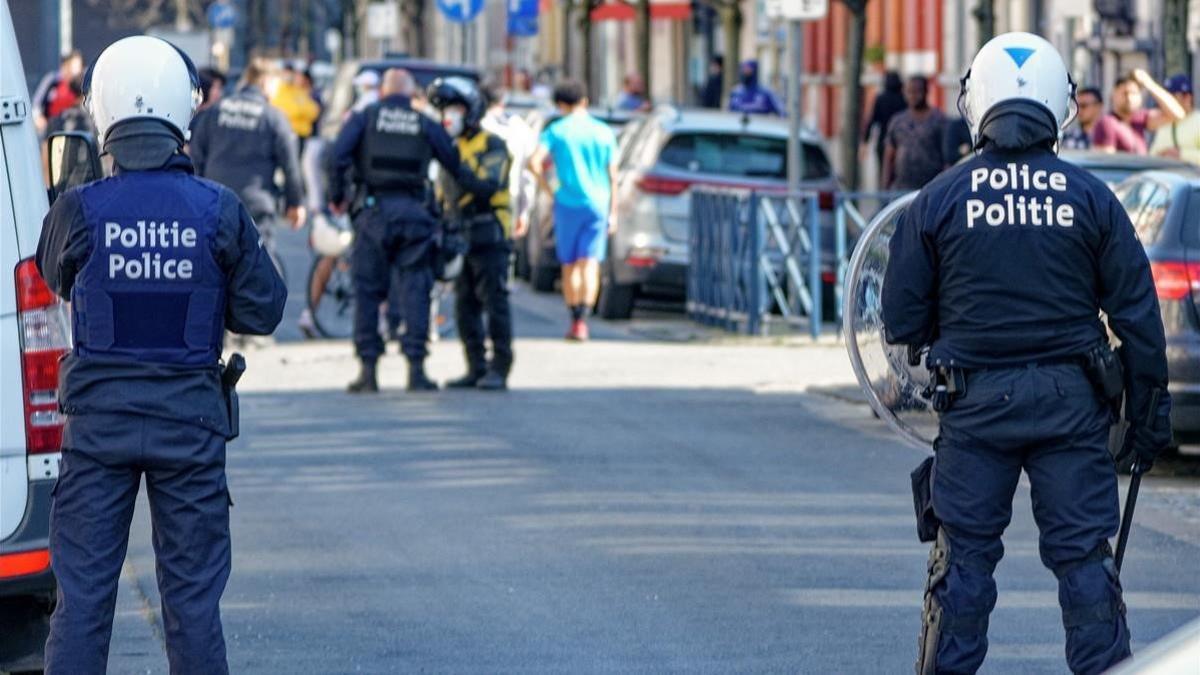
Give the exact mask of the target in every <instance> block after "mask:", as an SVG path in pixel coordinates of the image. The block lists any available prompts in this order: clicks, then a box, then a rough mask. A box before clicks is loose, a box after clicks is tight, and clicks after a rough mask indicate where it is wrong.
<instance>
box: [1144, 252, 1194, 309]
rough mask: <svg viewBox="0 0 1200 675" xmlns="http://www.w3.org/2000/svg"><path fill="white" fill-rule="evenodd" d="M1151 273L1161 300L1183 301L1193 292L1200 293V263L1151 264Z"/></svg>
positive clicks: (1160, 262) (1166, 262) (1165, 262)
mask: <svg viewBox="0 0 1200 675" xmlns="http://www.w3.org/2000/svg"><path fill="white" fill-rule="evenodd" d="M1150 272H1151V273H1152V274H1153V275H1154V288H1155V289H1156V290H1157V291H1158V297H1159V299H1161V300H1182V299H1184V298H1186V297H1187V296H1188V294H1189V293H1191V292H1192V291H1200V263H1187V262H1179V261H1157V262H1151V263H1150Z"/></svg>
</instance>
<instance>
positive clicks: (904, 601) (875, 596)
mask: <svg viewBox="0 0 1200 675" xmlns="http://www.w3.org/2000/svg"><path fill="white" fill-rule="evenodd" d="M783 597H784V599H785V600H786V601H787V602H788V603H789V604H793V605H799V606H802V607H847V608H849V607H856V608H862V607H869V608H879V609H882V608H911V609H918V610H919V609H920V606H921V597H922V591H921V589H920V588H919V587H915V586H914V587H913V588H912V590H881V589H875V588H801V589H789V590H785V591H783ZM1123 598H1124V600H1125V604H1126V605H1128V606H1129V607H1131V608H1133V609H1139V610H1186V611H1192V612H1194V611H1198V610H1200V594H1197V593H1150V592H1137V591H1133V592H1126V593H1124V594H1123ZM996 608H997V609H1058V592H1057V591H1001V592H1000V599H999V600H998V601H997V603H996Z"/></svg>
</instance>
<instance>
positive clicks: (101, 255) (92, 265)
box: [37, 36, 287, 675]
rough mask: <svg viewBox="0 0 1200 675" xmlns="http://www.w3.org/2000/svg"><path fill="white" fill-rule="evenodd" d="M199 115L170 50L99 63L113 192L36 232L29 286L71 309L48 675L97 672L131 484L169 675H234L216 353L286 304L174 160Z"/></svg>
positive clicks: (63, 199) (57, 206) (92, 106)
mask: <svg viewBox="0 0 1200 675" xmlns="http://www.w3.org/2000/svg"><path fill="white" fill-rule="evenodd" d="M199 97H200V92H199V79H198V77H197V74H196V71H195V68H194V67H193V66H192V64H191V62H190V61H188V60H187V57H186V56H184V55H183V53H182V52H180V51H179V50H177V49H176V48H175V47H174V46H172V45H171V44H169V43H167V42H165V41H163V40H159V39H158V38H152V37H145V36H137V37H129V38H125V39H122V40H119V41H117V42H115V43H113V44H112V45H110V46H109V47H108V48H107V49H105V50H104V51H103V52H102V53H101V54H100V57H99V58H98V59H97V60H96V64H95V66H94V67H93V68H92V74H91V93H90V96H89V97H88V99H87V100H88V104H87V105H88V109H89V111H90V112H91V114H92V116H93V117H94V119H95V123H96V126H97V127H98V130H99V135H100V141H101V143H102V147H103V148H104V151H105V152H106V153H108V154H109V155H111V156H112V157H113V160H114V163H115V172H114V176H113V177H111V178H107V179H104V180H100V181H97V182H94V183H89V184H87V185H84V186H82V187H79V188H75V189H72V190H70V191H68V192H66V193H64V194H63V195H62V196H60V197H59V198H58V200H57V201H55V203H54V205H53V207H52V208H51V209H50V212H49V213H48V214H47V215H46V219H45V222H44V224H43V228H42V235H41V241H40V242H39V244H38V250H37V265H38V269H39V271H40V272H41V274H42V276H43V277H44V278H45V280H46V284H47V286H48V287H49V288H50V289H51V290H52V291H53V292H55V293H57V294H58V295H60V296H62V297H63V298H65V299H69V300H70V307H71V311H72V321H73V329H72V335H73V338H74V346H73V347H72V349H71V351H70V353H68V354H67V356H66V357H64V361H63V375H62V382H61V390H60V393H59V398H60V400H59V405H60V407H61V409H62V411H63V412H64V413H66V415H67V422H66V427H65V429H64V432H63V449H62V465H61V469H60V473H59V476H58V483H57V484H56V485H55V487H54V497H53V502H52V507H51V511H50V557H51V564H52V566H53V569H54V576H55V578H56V579H57V581H58V602H57V604H56V606H55V609H54V614H53V615H52V616H51V618H50V636H49V639H48V640H47V642H46V663H45V667H46V672H47V673H50V674H51V675H58V674H68V673H70V674H75V673H103V672H105V670H106V667H107V662H108V652H109V640H110V637H111V635H112V622H113V608H114V603H115V601H116V597H117V580H118V578H119V577H120V575H121V568H122V565H123V564H124V563H125V550H126V546H127V544H128V540H129V524H130V520H131V519H132V517H133V511H134V503H135V501H136V500H137V494H138V485H139V483H140V482H141V480H142V479H143V477H144V478H145V481H146V493H147V498H148V499H149V503H150V515H151V527H152V529H153V537H154V550H155V558H156V567H157V570H158V575H157V576H158V590H159V593H160V594H161V596H162V611H163V628H164V638H165V642H166V650H167V660H168V661H169V663H170V671H171V672H172V673H178V674H181V675H182V674H187V673H197V674H199V673H204V674H205V675H211V674H213V673H227V672H228V671H229V668H228V665H227V663H226V658H225V639H224V637H223V635H222V629H221V614H220V607H219V602H220V599H221V594H222V593H223V592H224V589H225V582H226V580H227V579H228V578H229V573H230V567H231V564H230V542H229V507H230V506H231V505H232V500H231V499H230V497H229V489H228V487H227V482H226V475H225V443H226V440H227V439H229V438H232V437H233V436H235V435H236V434H237V431H236V430H237V426H238V425H237V413H236V404H234V403H233V402H232V396H233V394H232V391H231V390H230V389H227V388H225V387H223V385H222V378H221V377H220V376H219V367H220V361H219V360H220V357H221V339H222V335H223V334H224V331H225V330H226V329H229V330H232V331H235V332H239V333H249V334H255V335H266V334H269V333H271V332H272V331H273V330H274V329H275V327H276V326H277V325H278V323H279V320H280V318H281V317H282V315H283V307H284V303H285V301H286V299H287V290H286V288H285V287H284V284H283V280H282V279H280V278H279V274H278V273H277V272H276V271H275V268H274V267H273V266H272V264H271V261H270V258H268V257H267V255H266V253H265V252H264V251H263V250H262V249H261V248H260V246H259V236H258V232H257V230H256V229H255V227H254V222H253V221H252V220H251V218H250V215H249V214H248V213H247V212H246V210H245V208H243V207H242V205H241V202H240V201H239V200H238V197H237V195H236V194H235V193H234V192H232V191H230V190H228V189H226V188H225V187H222V186H221V185H218V184H216V183H213V182H211V181H207V180H202V179H199V178H196V177H194V176H192V166H191V162H190V161H188V157H187V155H185V154H183V152H182V147H183V139H184V135H185V133H186V129H187V126H188V120H189V119H190V117H191V115H192V113H193V111H194V109H195V105H196V103H197V102H198V101H199ZM143 260H146V261H150V260H152V261H153V262H143Z"/></svg>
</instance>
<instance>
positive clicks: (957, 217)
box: [882, 150, 1169, 411]
mask: <svg viewBox="0 0 1200 675" xmlns="http://www.w3.org/2000/svg"><path fill="white" fill-rule="evenodd" d="M882 303H883V319H884V324H885V327H886V339H887V341H888V342H889V343H892V344H910V345H925V344H930V345H932V347H931V350H930V356H929V361H930V363H932V364H935V365H938V364H940V365H950V364H953V365H957V366H961V367H965V368H981V367H997V366H1010V365H1012V366H1018V365H1024V364H1028V363H1031V362H1037V361H1047V360H1054V359H1059V358H1069V357H1073V356H1080V355H1082V354H1083V353H1085V352H1086V351H1087V350H1089V349H1090V348H1092V347H1094V346H1095V345H1097V344H1099V343H1101V342H1103V341H1105V340H1106V339H1107V336H1106V333H1105V329H1104V324H1103V323H1102V322H1101V320H1100V311H1101V310H1103V311H1104V312H1105V313H1106V314H1107V316H1108V325H1109V326H1110V327H1111V328H1112V331H1113V332H1114V333H1115V334H1116V335H1117V337H1118V338H1120V339H1121V342H1122V344H1123V356H1122V358H1123V362H1124V364H1125V368H1126V381H1127V382H1128V383H1130V397H1131V400H1130V406H1131V408H1132V409H1133V410H1136V411H1142V410H1144V406H1145V402H1146V401H1147V400H1148V397H1149V392H1150V390H1151V389H1153V388H1158V387H1161V388H1163V389H1164V390H1165V389H1166V384H1167V363H1166V355H1165V349H1166V341H1165V339H1164V336H1163V326H1162V319H1161V316H1160V314H1159V306H1158V297H1157V295H1156V293H1155V289H1154V281H1153V278H1152V277H1151V274H1150V264H1149V262H1148V260H1147V258H1146V253H1145V250H1144V249H1143V248H1142V245H1141V243H1139V241H1138V239H1137V236H1136V235H1135V233H1134V229H1133V225H1132V224H1131V223H1130V222H1129V217H1128V216H1127V215H1126V214H1125V210H1124V208H1122V206H1121V204H1120V202H1119V201H1118V200H1117V198H1116V196H1115V195H1113V193H1112V191H1111V190H1109V189H1108V187H1107V186H1106V185H1105V184H1104V183H1103V182H1101V181H1100V180H1099V179H1098V178H1096V177H1095V176H1093V175H1091V174H1090V173H1088V172H1087V171H1085V170H1083V169H1080V168H1078V167H1076V166H1074V165H1072V164H1070V163H1068V162H1064V161H1062V160H1060V159H1059V158H1058V157H1057V156H1056V155H1054V154H1053V153H1051V152H1050V151H1048V150H1027V151H1023V152H1002V151H996V150H988V151H985V152H984V153H982V154H981V155H979V156H977V157H974V158H972V159H971V160H969V161H967V162H964V163H963V164H960V165H958V166H956V167H954V168H951V169H949V170H947V171H945V172H944V173H942V175H940V176H939V177H938V178H937V179H935V180H934V181H933V182H931V183H930V184H929V185H927V186H926V187H925V188H924V189H923V190H922V191H921V192H920V194H919V195H917V197H916V199H915V200H914V201H913V202H912V204H911V205H910V206H909V207H908V208H907V209H906V210H905V212H904V213H903V215H901V216H900V218H899V220H898V222H897V224H896V232H895V234H894V235H893V237H892V239H891V242H890V255H889V259H888V268H887V273H886V276H885V279H884V285H883V300H882ZM1163 404H1165V405H1169V403H1168V402H1166V401H1163Z"/></svg>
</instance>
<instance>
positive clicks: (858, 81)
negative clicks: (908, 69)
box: [841, 0, 867, 190]
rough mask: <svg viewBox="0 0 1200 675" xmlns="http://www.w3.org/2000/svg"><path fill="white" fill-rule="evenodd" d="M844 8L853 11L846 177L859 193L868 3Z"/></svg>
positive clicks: (845, 83)
mask: <svg viewBox="0 0 1200 675" xmlns="http://www.w3.org/2000/svg"><path fill="white" fill-rule="evenodd" d="M843 4H845V5H846V9H847V10H849V13H850V21H849V22H848V23H847V24H846V63H845V68H844V69H843V71H842V130H841V158H842V177H843V178H844V179H845V181H846V187H847V188H849V189H851V190H857V189H858V186H859V180H860V176H859V169H860V168H861V167H860V166H859V162H858V135H859V127H860V125H861V123H862V116H863V115H862V107H863V92H862V69H863V51H864V50H865V48H866V32H867V3H866V1H865V0H860V1H858V2H851V1H850V0H843Z"/></svg>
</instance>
